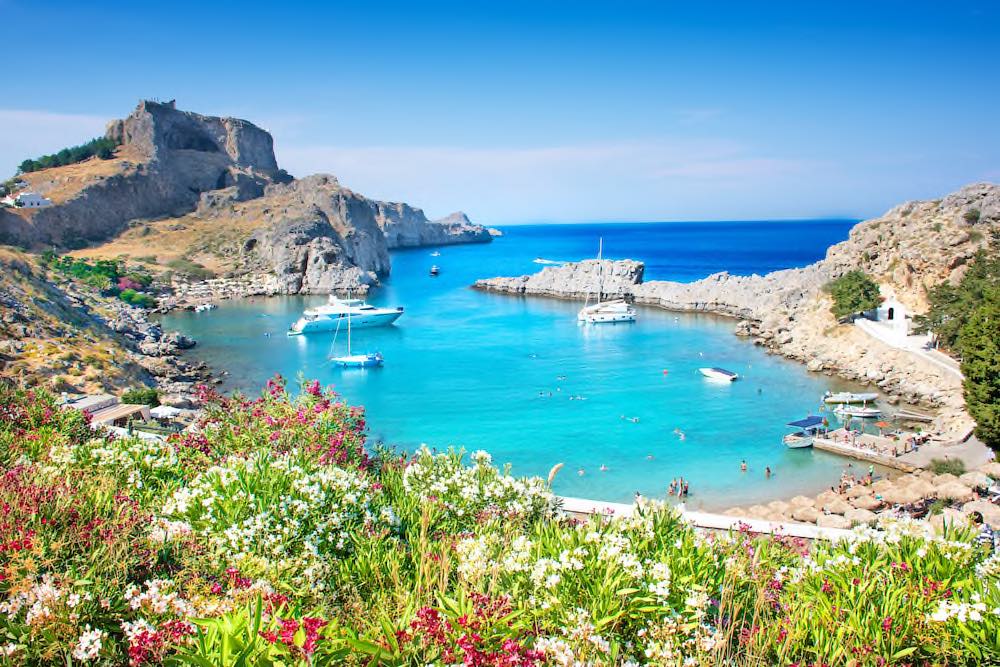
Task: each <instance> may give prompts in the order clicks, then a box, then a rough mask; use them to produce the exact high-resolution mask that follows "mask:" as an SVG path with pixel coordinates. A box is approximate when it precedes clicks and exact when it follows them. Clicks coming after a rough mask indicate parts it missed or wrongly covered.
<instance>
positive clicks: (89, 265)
mask: <svg viewBox="0 0 1000 667" xmlns="http://www.w3.org/2000/svg"><path fill="white" fill-rule="evenodd" d="M41 262H42V264H43V265H44V266H47V267H49V268H50V269H52V270H53V271H56V272H58V273H61V274H63V275H64V276H67V277H69V278H72V279H74V280H76V281H79V282H81V283H83V284H85V285H89V286H90V287H93V288H94V289H97V290H100V291H101V292H102V293H104V294H107V295H109V296H117V297H118V298H119V299H121V300H122V301H124V302H125V303H127V304H130V305H133V306H140V307H143V308H152V307H154V306H156V298H155V297H154V296H153V295H152V294H146V293H144V292H143V290H145V289H146V288H148V287H149V286H150V285H151V284H152V282H153V277H152V276H151V275H150V274H148V273H145V272H143V271H128V270H127V268H126V266H125V262H124V261H122V260H114V259H98V260H95V261H93V262H90V261H87V260H85V259H76V258H74V257H69V256H62V257H60V256H58V255H56V254H55V253H54V252H52V251H46V252H44V253H42V256H41Z"/></svg>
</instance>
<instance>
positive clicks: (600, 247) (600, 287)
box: [597, 236, 604, 303]
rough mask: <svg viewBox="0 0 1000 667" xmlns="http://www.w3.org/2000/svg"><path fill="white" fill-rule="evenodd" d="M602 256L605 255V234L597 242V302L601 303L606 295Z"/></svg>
mask: <svg viewBox="0 0 1000 667" xmlns="http://www.w3.org/2000/svg"><path fill="white" fill-rule="evenodd" d="M602 257H604V237H603V236H602V237H600V240H599V241H598V242H597V303H600V302H601V297H603V296H604V265H603V264H601V258H602Z"/></svg>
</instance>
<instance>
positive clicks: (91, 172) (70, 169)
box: [21, 146, 145, 204]
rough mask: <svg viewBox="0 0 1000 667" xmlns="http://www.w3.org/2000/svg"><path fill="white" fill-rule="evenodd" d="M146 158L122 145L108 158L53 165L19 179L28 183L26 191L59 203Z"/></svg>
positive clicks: (133, 167)
mask: <svg viewBox="0 0 1000 667" xmlns="http://www.w3.org/2000/svg"><path fill="white" fill-rule="evenodd" d="M144 161H145V157H144V156H143V155H142V154H141V153H140V152H139V151H138V150H136V149H135V148H132V147H128V146H123V147H120V148H119V149H118V150H117V151H115V156H114V157H113V158H112V159H110V160H101V159H100V158H96V157H92V158H90V159H87V160H84V161H83V162H77V163H76V164H69V165H66V166H64V167H52V168H51V169H41V170H39V171H33V172H31V173H29V174H24V175H22V176H21V179H22V180H24V181H25V182H27V183H28V190H30V191H32V192H38V193H39V194H42V195H45V196H46V197H48V198H49V199H51V200H52V201H53V202H55V203H56V204H62V203H63V202H65V201H67V200H68V199H72V198H73V197H75V196H76V195H77V194H79V193H80V191H81V190H83V188H85V187H86V186H88V185H91V184H92V183H94V182H96V181H99V180H102V179H105V178H108V177H109V176H114V175H116V174H126V173H130V172H132V171H134V170H135V168H136V166H135V165H136V164H137V163H140V162H144Z"/></svg>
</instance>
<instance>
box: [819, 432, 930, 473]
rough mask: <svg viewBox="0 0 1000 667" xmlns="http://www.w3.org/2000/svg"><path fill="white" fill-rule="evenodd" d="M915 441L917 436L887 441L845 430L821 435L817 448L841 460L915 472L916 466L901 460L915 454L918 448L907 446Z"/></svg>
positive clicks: (878, 437) (891, 438) (884, 438)
mask: <svg viewBox="0 0 1000 667" xmlns="http://www.w3.org/2000/svg"><path fill="white" fill-rule="evenodd" d="M914 437H916V436H913V435H910V436H906V437H904V436H898V437H886V436H881V435H872V434H870V433H856V432H853V431H848V430H846V429H842V428H841V429H837V430H835V431H830V432H828V433H826V434H824V435H817V436H816V437H815V438H813V447H815V448H816V449H822V450H823V451H827V452H831V453H833V454H839V455H840V456H847V457H849V458H852V459H859V460H861V461H867V462H868V463H877V464H878V465H881V466H885V467H887V468H895V469H896V470H902V471H903V472H913V471H914V470H916V466H914V465H912V464H911V463H907V462H906V461H905V460H903V459H902V458H901V457H902V455H903V454H906V453H909V452H911V451H913V449H914V447H913V446H912V445H911V444H907V443H908V441H910V440H911V439H912V438H914Z"/></svg>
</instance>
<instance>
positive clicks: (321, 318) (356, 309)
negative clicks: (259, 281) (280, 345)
mask: <svg viewBox="0 0 1000 667" xmlns="http://www.w3.org/2000/svg"><path fill="white" fill-rule="evenodd" d="M402 314H403V308H402V307H401V306H400V307H398V308H378V307H376V306H373V305H371V304H369V303H365V301H363V300H362V299H339V298H337V297H335V296H332V295H331V296H330V300H329V302H328V303H327V304H325V305H323V306H317V307H316V308H309V309H308V310H306V311H305V312H304V313H302V317H300V318H299V319H298V320H296V321H295V323H294V324H293V325H292V326H291V328H290V329H289V330H288V335H289V336H297V335H299V334H306V333H317V332H322V331H336V330H337V328H338V326H339V325H340V323H341V322H343V324H344V325H345V326H346V323H347V318H348V316H350V318H351V326H352V327H354V328H355V329H363V328H367V327H384V326H386V325H389V324H392V323H393V322H395V321H396V320H398V319H399V318H400V316H401V315H402Z"/></svg>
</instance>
